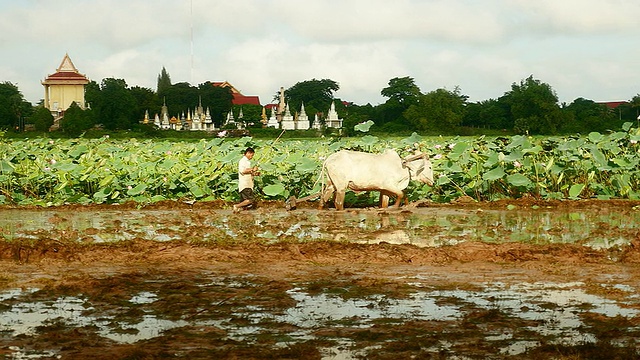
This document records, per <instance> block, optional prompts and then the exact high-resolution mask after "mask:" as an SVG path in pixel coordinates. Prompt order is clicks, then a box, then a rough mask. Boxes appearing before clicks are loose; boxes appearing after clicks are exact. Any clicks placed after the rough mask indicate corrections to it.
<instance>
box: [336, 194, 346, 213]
mask: <svg viewBox="0 0 640 360" xmlns="http://www.w3.org/2000/svg"><path fill="white" fill-rule="evenodd" d="M344 195H345V190H337V191H336V200H335V205H336V210H344Z"/></svg>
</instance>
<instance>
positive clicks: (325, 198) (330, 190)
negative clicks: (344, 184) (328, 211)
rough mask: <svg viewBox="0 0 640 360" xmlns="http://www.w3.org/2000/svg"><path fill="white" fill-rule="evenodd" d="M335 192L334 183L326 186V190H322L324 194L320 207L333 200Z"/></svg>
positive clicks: (321, 197)
mask: <svg viewBox="0 0 640 360" xmlns="http://www.w3.org/2000/svg"><path fill="white" fill-rule="evenodd" d="M334 193H335V188H334V187H333V185H329V186H327V187H325V188H324V190H323V191H322V194H321V196H320V207H321V208H324V205H325V204H326V203H327V201H329V200H331V198H333V195H334Z"/></svg>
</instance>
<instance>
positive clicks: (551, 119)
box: [500, 75, 566, 134]
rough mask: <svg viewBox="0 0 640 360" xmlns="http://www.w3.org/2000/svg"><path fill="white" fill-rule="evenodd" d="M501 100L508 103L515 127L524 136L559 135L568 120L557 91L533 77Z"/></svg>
mask: <svg viewBox="0 0 640 360" xmlns="http://www.w3.org/2000/svg"><path fill="white" fill-rule="evenodd" d="M500 100H501V101H503V102H504V103H506V104H508V106H509V109H510V113H511V117H512V119H513V120H514V125H517V128H518V130H519V132H520V133H523V134H524V133H531V134H556V133H557V132H558V130H559V128H560V126H561V124H562V122H563V120H565V119H566V118H565V117H564V116H563V113H562V111H561V109H560V105H559V104H558V96H557V95H556V93H555V91H553V89H552V88H551V86H550V85H549V84H546V83H543V82H541V81H540V80H537V79H534V78H533V75H531V76H529V77H528V78H527V79H525V80H522V81H520V83H519V84H516V83H514V84H513V85H511V91H509V92H507V93H505V95H504V96H503V97H502V98H501V99H500ZM515 122H518V124H515Z"/></svg>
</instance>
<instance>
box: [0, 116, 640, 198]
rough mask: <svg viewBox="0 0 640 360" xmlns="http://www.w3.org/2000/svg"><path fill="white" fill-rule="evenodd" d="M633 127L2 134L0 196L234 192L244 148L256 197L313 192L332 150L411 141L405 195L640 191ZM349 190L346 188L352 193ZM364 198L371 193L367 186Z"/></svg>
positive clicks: (401, 147)
mask: <svg viewBox="0 0 640 360" xmlns="http://www.w3.org/2000/svg"><path fill="white" fill-rule="evenodd" d="M639 140H640V131H639V130H638V129H636V128H633V127H632V126H631V124H625V126H624V127H623V129H622V130H620V131H617V132H612V133H609V134H600V133H590V134H588V135H583V136H578V135H576V136H570V137H527V136H512V137H492V138H489V137H476V138H468V137H464V138H463V137H457V138H443V137H421V136H419V135H417V134H415V133H414V134H413V135H412V136H410V137H408V138H404V139H399V138H398V139H396V138H394V139H388V138H378V137H376V136H372V135H365V136H363V137H354V138H326V139H325V138H323V139H318V140H279V141H275V140H258V139H254V138H251V137H245V138H235V139H231V138H213V139H204V140H200V141H199V142H195V143H189V142H178V143H173V142H169V141H158V140H150V139H149V140H147V139H145V140H137V139H130V140H113V139H110V138H109V137H108V136H105V137H103V138H100V139H83V138H78V139H69V140H52V139H48V138H38V139H27V140H9V139H6V138H2V137H0V204H9V205H38V206H53V205H61V204H68V203H77V204H92V203H95V204H103V203H123V202H127V201H135V202H138V203H140V204H141V205H144V204H148V203H153V202H158V201H162V200H184V201H186V200H191V201H193V200H196V201H212V200H223V201H235V200H237V162H238V160H239V158H240V157H241V156H242V153H243V151H244V149H245V148H246V147H247V146H253V147H255V148H256V156H255V157H254V160H253V161H254V163H255V164H257V165H258V166H260V168H261V172H262V176H260V177H259V178H257V184H256V189H257V190H258V193H259V194H260V195H259V196H260V198H262V199H264V200H284V199H287V198H288V197H289V196H290V195H295V196H298V197H299V196H304V195H308V194H312V193H315V192H317V191H319V190H320V187H321V183H320V181H319V176H320V172H321V167H322V161H323V159H325V158H326V157H327V156H328V155H329V154H331V153H333V152H335V151H338V150H340V149H355V150H361V151H368V152H382V151H383V150H384V149H387V148H393V149H396V150H397V151H398V153H399V154H400V155H401V156H405V155H408V154H410V153H413V151H415V150H421V151H424V152H426V153H428V154H429V156H430V158H431V160H432V162H433V169H434V177H435V184H434V185H433V186H428V185H423V184H419V183H415V182H412V183H411V184H410V186H409V188H408V189H407V190H406V192H407V195H408V197H409V199H410V200H412V201H415V200H420V199H430V200H433V201H436V202H447V201H451V200H455V199H456V198H459V197H461V196H470V197H472V198H474V199H476V200H497V199H502V198H518V197H523V196H533V197H537V198H541V199H546V200H552V199H580V198H598V199H613V198H628V199H636V200H637V199H640V164H639V163H640V144H639V143H638V141H639ZM351 196H352V197H353V196H356V195H353V194H352V195H351ZM359 196H367V197H370V198H367V199H365V201H366V200H370V201H372V200H373V199H374V198H375V197H376V196H377V194H366V195H359Z"/></svg>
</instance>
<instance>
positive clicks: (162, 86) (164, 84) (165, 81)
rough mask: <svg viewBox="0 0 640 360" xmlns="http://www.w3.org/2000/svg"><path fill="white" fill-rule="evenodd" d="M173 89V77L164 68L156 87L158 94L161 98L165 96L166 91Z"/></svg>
mask: <svg viewBox="0 0 640 360" xmlns="http://www.w3.org/2000/svg"><path fill="white" fill-rule="evenodd" d="M170 87H171V76H169V73H168V72H167V69H165V68H164V66H163V67H162V71H161V72H160V75H158V84H157V86H156V93H157V94H158V96H159V97H160V98H162V97H163V96H164V95H165V91H167V90H168V89H169V88H170Z"/></svg>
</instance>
